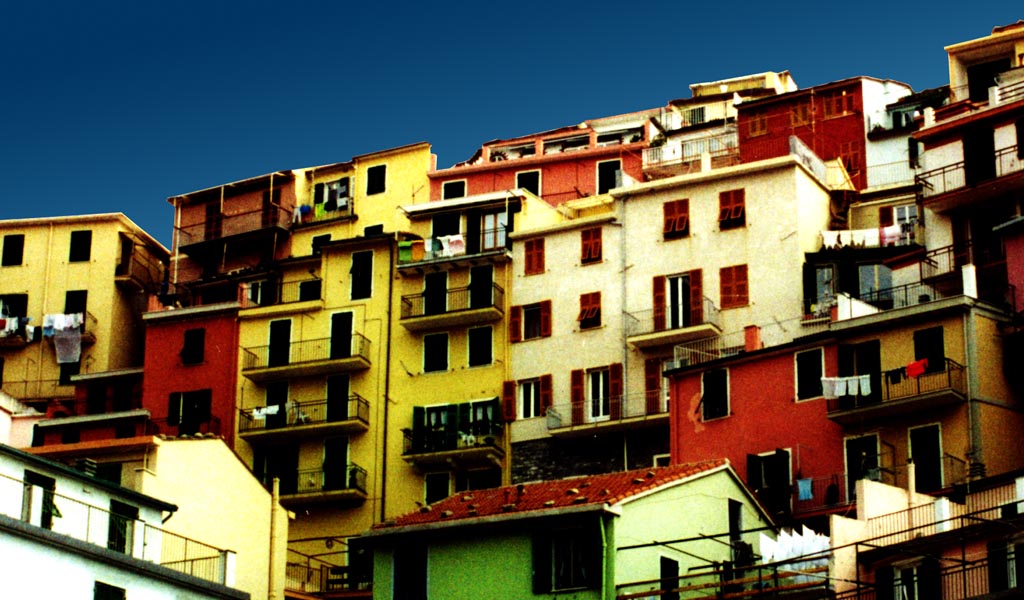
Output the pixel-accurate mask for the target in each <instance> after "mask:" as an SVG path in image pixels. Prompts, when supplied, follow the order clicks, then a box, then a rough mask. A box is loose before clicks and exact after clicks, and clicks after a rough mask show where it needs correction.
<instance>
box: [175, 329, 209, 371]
mask: <svg viewBox="0 0 1024 600" xmlns="http://www.w3.org/2000/svg"><path fill="white" fill-rule="evenodd" d="M205 346H206V330H205V329H202V328H199V329H186V330H185V343H184V345H182V347H181V352H180V353H179V355H180V356H181V364H183V365H198V364H200V363H202V362H203V359H204V354H205Z"/></svg>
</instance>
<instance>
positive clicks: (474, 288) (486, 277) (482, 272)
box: [469, 265, 494, 308]
mask: <svg viewBox="0 0 1024 600" xmlns="http://www.w3.org/2000/svg"><path fill="white" fill-rule="evenodd" d="M493 288H494V267H492V266H491V265H480V266H478V267H473V268H472V269H470V271H469V307H470V308H487V307H488V306H493V305H494V298H493V297H492V296H493V294H492V290H493Z"/></svg>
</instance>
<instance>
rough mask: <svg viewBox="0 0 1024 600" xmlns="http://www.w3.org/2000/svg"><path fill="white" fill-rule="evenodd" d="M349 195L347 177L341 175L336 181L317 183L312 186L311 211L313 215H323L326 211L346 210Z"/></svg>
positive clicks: (325, 214)
mask: <svg viewBox="0 0 1024 600" xmlns="http://www.w3.org/2000/svg"><path fill="white" fill-rule="evenodd" d="M350 197H351V192H350V191H349V178H348V177H342V178H341V179H338V180H337V181H331V182H329V183H318V184H316V185H314V186H313V213H314V216H321V215H320V213H321V211H322V212H323V215H322V216H324V217H326V216H327V214H328V213H334V212H348V208H349V206H348V203H349V199H350Z"/></svg>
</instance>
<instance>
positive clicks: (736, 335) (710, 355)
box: [673, 317, 829, 367]
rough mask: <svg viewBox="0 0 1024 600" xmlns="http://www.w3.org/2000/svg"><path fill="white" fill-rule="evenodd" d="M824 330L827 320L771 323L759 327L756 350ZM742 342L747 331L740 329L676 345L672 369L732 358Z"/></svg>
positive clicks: (795, 319)
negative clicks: (758, 339)
mask: <svg viewBox="0 0 1024 600" xmlns="http://www.w3.org/2000/svg"><path fill="white" fill-rule="evenodd" d="M828 328H829V321H828V320H827V319H805V318H804V317H797V318H794V319H786V320H785V321H772V322H771V323H766V324H762V325H760V326H759V337H760V345H759V346H758V347H757V348H756V349H761V348H770V347H773V346H779V345H781V344H786V343H788V342H791V341H793V340H794V339H795V338H798V337H803V336H808V335H812V334H815V333H819V332H822V331H827V330H828ZM746 341H747V331H746V330H744V329H741V330H738V331H729V332H726V333H723V334H722V335H718V336H714V337H710V338H704V339H700V340H694V341H692V342H686V343H684V344H679V345H677V346H676V347H675V349H674V357H673V358H674V362H675V364H674V366H675V367H686V366H693V365H699V364H703V363H706V362H711V361H713V360H718V359H720V358H727V357H730V356H736V355H737V354H740V353H741V352H744V351H745V350H746Z"/></svg>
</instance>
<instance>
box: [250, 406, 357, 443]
mask: <svg viewBox="0 0 1024 600" xmlns="http://www.w3.org/2000/svg"><path fill="white" fill-rule="evenodd" d="M267 408H268V407H259V408H243V409H242V410H240V411H239V420H238V433H239V435H240V436H242V438H243V439H245V440H247V441H248V442H249V443H250V444H257V443H278V442H281V441H288V440H293V439H297V438H301V437H303V436H314V435H315V436H325V435H348V434H353V433H361V432H363V431H366V430H367V428H368V427H369V423H370V403H369V402H367V401H366V400H365V399H363V398H362V397H360V396H359V395H358V394H352V395H350V396H349V397H348V399H347V400H341V401H333V400H317V401H314V402H288V403H287V404H286V405H284V406H278V412H276V413H274V414H268V413H267ZM269 408H271V409H273V407H269Z"/></svg>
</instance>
